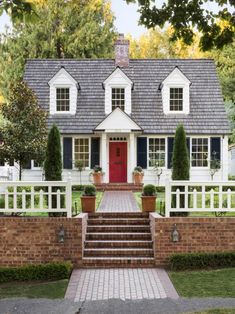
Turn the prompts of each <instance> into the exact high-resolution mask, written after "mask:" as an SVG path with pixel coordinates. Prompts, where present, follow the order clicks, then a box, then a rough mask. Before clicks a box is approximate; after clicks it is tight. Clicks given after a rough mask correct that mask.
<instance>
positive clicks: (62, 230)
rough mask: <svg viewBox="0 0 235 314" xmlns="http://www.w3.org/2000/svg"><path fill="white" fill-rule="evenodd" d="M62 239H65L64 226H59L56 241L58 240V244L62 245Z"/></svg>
mask: <svg viewBox="0 0 235 314" xmlns="http://www.w3.org/2000/svg"><path fill="white" fill-rule="evenodd" d="M64 239H65V231H64V226H63V225H61V226H60V230H59V232H58V240H59V243H64Z"/></svg>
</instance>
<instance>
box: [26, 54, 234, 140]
mask: <svg viewBox="0 0 235 314" xmlns="http://www.w3.org/2000/svg"><path fill="white" fill-rule="evenodd" d="M61 66H64V67H65V69H66V70H67V71H68V72H69V73H70V74H71V75H72V76H73V77H74V78H75V80H77V82H78V83H79V85H80V87H81V90H79V92H78V101H77V113H76V115H75V116H66V115H63V116H49V120H48V121H49V125H51V124H52V123H53V122H55V123H56V124H57V125H58V127H59V128H60V130H61V132H62V133H67V134H72V133H92V130H93V129H94V128H95V127H96V126H97V125H98V124H99V123H100V122H101V121H102V120H103V119H104V118H105V113H104V90H103V88H102V82H103V81H104V80H105V79H106V78H107V77H108V76H109V75H110V74H111V73H112V72H113V70H114V69H115V64H114V60H113V59H97V60H89V59H86V60H70V59H69V60H68V59H67V60H51V59H48V60H40V59H36V60H28V61H27V63H26V68H25V75H24V79H25V80H26V81H27V82H28V84H29V86H30V87H31V88H32V89H33V90H34V91H35V92H36V94H37V96H38V99H39V103H40V105H41V106H42V107H43V108H44V109H46V110H48V109H49V86H48V81H49V80H50V79H51V78H52V77H53V76H54V75H55V74H56V73H57V71H59V70H60V68H61ZM175 66H178V67H179V69H180V70H181V71H182V72H183V73H184V74H185V75H186V77H187V78H188V79H189V80H190V81H191V83H192V84H191V86H190V114H189V115H187V116H185V115H182V116H179V115H177V116H175V115H167V116H166V115H164V113H163V108H162V99H161V91H159V90H158V87H159V84H160V83H161V82H162V81H163V80H164V78H165V77H166V76H167V75H168V74H169V73H170V72H171V71H172V70H173V69H174V68H175ZM123 71H124V72H125V74H126V75H127V76H128V77H129V78H130V79H131V80H132V81H133V83H134V90H133V91H132V118H133V119H134V120H135V121H136V123H138V124H139V125H140V126H141V127H142V128H143V130H144V133H149V134H154V133H158V134H159V133H161V134H172V133H174V132H175V128H176V126H177V125H178V124H179V123H183V124H184V126H185V129H186V132H187V133H188V134H227V133H229V130H230V129H229V123H228V119H227V116H226V113H225V109H224V104H223V99H222V95H221V88H220V85H219V81H218V78H217V74H216V69H215V65H214V62H213V60H206V59H197V60H195V59H194V60H189V59H186V60H179V59H166V60H161V59H152V60H149V59H147V60H130V65H129V67H128V68H125V69H123Z"/></svg>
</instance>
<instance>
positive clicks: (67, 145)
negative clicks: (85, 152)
mask: <svg viewBox="0 0 235 314" xmlns="http://www.w3.org/2000/svg"><path fill="white" fill-rule="evenodd" d="M63 166H64V169H72V168H73V158H72V137H64V138H63Z"/></svg>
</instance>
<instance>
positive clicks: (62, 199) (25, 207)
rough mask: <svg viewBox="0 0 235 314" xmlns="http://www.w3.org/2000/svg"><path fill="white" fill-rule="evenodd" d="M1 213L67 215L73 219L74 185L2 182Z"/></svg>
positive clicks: (0, 187) (46, 182)
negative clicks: (62, 213)
mask: <svg viewBox="0 0 235 314" xmlns="http://www.w3.org/2000/svg"><path fill="white" fill-rule="evenodd" d="M0 199H1V200H3V201H2V204H1V203H0V213H1V212H2V213H38V212H40V213H41V212H45V213H61V212H65V213H67V217H72V183H71V180H68V181H67V182H65V181H58V182H57V181H40V182H34V181H32V182H26V181H21V182H18V181H17V182H16V181H3V182H0Z"/></svg>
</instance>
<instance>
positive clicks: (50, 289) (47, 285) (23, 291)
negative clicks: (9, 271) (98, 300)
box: [0, 279, 68, 299]
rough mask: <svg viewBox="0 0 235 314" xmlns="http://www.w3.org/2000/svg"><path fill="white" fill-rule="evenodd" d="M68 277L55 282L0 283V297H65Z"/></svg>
mask: <svg viewBox="0 0 235 314" xmlns="http://www.w3.org/2000/svg"><path fill="white" fill-rule="evenodd" d="M67 286H68V279H64V280H59V281H53V282H31V283H29V282H9V283H7V284H0V298H1V299H3V298H14V297H18V298H46V299H62V298H64V295H65V292H66V289H67Z"/></svg>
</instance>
